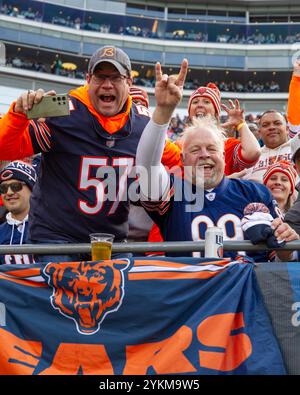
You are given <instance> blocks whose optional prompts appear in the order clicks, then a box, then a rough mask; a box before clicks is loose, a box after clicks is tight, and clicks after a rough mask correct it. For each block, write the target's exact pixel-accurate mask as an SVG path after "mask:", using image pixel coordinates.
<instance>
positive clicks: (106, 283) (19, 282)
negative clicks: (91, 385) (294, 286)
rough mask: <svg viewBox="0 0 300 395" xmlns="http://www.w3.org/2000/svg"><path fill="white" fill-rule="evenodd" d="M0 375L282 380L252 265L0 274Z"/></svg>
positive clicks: (179, 262)
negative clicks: (259, 377)
mask: <svg viewBox="0 0 300 395" xmlns="http://www.w3.org/2000/svg"><path fill="white" fill-rule="evenodd" d="M0 344H1V347H0V374H22V375H53V374H55V375H60V374H68V375H78V374H84V375H86V374H93V375H113V374H116V375H121V374H123V375H146V374H164V375H165V374H171V375H172V374H176V375H178V374H185V375H189V374H191V375H192V374H194V375H199V374H203V375H207V374H211V375H220V374H285V372H286V371H285V366H284V363H283V360H282V356H281V353H280V350H279V347H278V344H277V340H276V338H275V337H274V335H273V330H272V325H271V323H270V321H269V316H268V314H267V312H266V310H265V307H264V304H263V302H262V297H261V294H260V291H259V287H258V285H257V281H256V277H255V273H254V267H253V265H252V264H240V263H237V262H229V261H228V260H224V261H218V260H214V259H206V260H203V259H198V258H174V259H170V258H161V259H157V258H145V259H144V258H142V259H141V258H137V259H124V260H111V261H102V262H101V261H100V262H63V263H48V264H34V265H25V266H21V265H20V266H19V265H4V266H2V267H0Z"/></svg>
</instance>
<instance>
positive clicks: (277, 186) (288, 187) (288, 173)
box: [263, 160, 297, 216]
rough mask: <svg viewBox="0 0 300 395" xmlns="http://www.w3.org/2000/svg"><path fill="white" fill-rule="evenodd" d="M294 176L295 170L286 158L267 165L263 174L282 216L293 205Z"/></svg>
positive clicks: (295, 175)
mask: <svg viewBox="0 0 300 395" xmlns="http://www.w3.org/2000/svg"><path fill="white" fill-rule="evenodd" d="M296 178H297V172H296V170H295V169H294V167H293V165H292V164H291V163H290V162H288V161H286V160H281V161H279V162H276V163H274V164H273V165H271V166H269V167H268V168H267V170H266V172H265V174H264V177H263V182H264V184H265V185H266V186H267V187H268V188H269V189H270V191H271V193H272V195H273V196H274V198H275V199H276V201H277V203H278V206H279V208H280V211H281V214H282V215H283V216H284V215H285V213H286V212H287V211H288V210H289V209H290V208H291V206H292V205H293V200H294V199H293V194H294V191H295V184H296Z"/></svg>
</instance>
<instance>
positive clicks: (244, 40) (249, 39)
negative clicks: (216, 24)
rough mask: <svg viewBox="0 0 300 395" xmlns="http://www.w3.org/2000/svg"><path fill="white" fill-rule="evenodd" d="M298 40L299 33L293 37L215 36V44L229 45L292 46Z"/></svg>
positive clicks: (269, 35)
mask: <svg viewBox="0 0 300 395" xmlns="http://www.w3.org/2000/svg"><path fill="white" fill-rule="evenodd" d="M299 39H300V33H296V34H294V35H291V34H289V35H286V36H285V37H283V35H282V34H278V35H276V34H274V33H270V34H266V35H264V34H262V33H256V34H251V35H249V36H245V35H242V36H241V35H239V34H236V35H233V36H232V35H230V34H220V35H218V36H217V40H216V41H217V42H219V43H230V44H293V43H295V42H298V41H299Z"/></svg>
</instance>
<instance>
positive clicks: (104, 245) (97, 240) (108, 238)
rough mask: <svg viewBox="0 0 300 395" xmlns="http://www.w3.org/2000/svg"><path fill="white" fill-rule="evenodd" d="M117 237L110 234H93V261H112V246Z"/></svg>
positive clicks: (91, 237)
mask: <svg viewBox="0 0 300 395" xmlns="http://www.w3.org/2000/svg"><path fill="white" fill-rule="evenodd" d="M114 238H115V236H114V235H111V234H109V233H91V234H90V240H91V247H92V260H93V261H101V260H103V259H111V250H112V244H113V241H114Z"/></svg>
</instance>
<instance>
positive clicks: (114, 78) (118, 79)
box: [93, 74, 127, 85]
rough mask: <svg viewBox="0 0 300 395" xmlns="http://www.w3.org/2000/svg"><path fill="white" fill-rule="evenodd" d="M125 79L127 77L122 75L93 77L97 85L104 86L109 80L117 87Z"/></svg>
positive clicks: (98, 75)
mask: <svg viewBox="0 0 300 395" xmlns="http://www.w3.org/2000/svg"><path fill="white" fill-rule="evenodd" d="M125 78H127V77H126V75H122V74H117V75H105V74H97V75H95V74H94V75H93V81H94V83H95V84H97V85H102V84H103V83H104V82H105V81H106V80H107V79H108V80H109V82H110V83H111V84H113V85H117V84H120V82H121V81H122V80H124V79H125Z"/></svg>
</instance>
